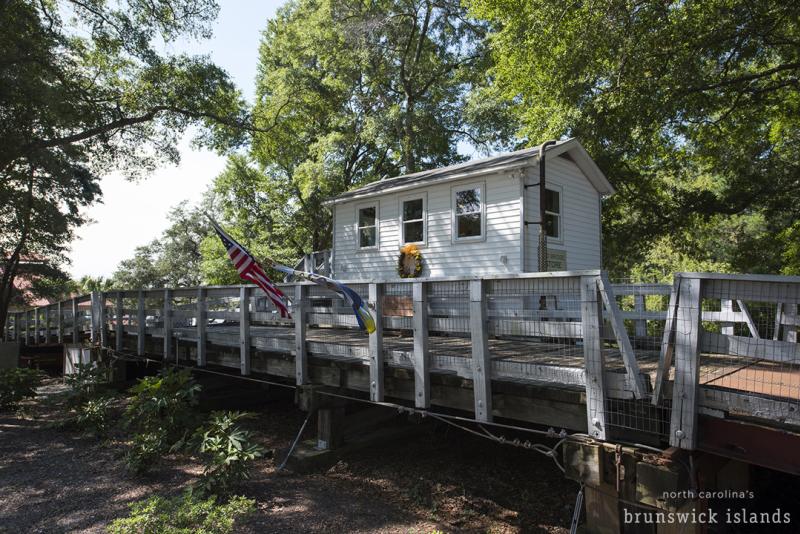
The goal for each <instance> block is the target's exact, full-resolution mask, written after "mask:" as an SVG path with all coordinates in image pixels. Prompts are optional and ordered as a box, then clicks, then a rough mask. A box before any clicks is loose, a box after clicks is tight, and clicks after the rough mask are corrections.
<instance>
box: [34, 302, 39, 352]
mask: <svg viewBox="0 0 800 534" xmlns="http://www.w3.org/2000/svg"><path fill="white" fill-rule="evenodd" d="M33 344H34V345H38V344H39V308H34V310H33Z"/></svg>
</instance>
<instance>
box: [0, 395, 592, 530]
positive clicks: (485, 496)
mask: <svg viewBox="0 0 800 534" xmlns="http://www.w3.org/2000/svg"><path fill="white" fill-rule="evenodd" d="M62 390H63V386H61V385H60V384H59V382H58V381H57V380H55V379H53V380H50V381H48V384H47V385H46V386H45V387H44V388H42V392H41V395H40V397H38V398H37V399H36V400H34V401H31V402H28V403H25V404H24V405H23V406H22V407H21V409H20V410H18V411H17V412H16V413H13V414H8V413H7V414H0V533H6V532H7V533H22V532H37V533H38V532H48V533H50V532H104V531H105V526H106V525H107V524H108V523H109V522H110V521H111V520H113V519H114V518H117V517H121V516H124V515H126V514H127V510H128V504H129V503H130V502H132V501H135V500H138V499H141V498H144V497H147V496H149V495H152V494H155V493H161V494H174V493H177V492H179V491H181V489H182V488H185V487H186V486H187V485H188V484H190V483H191V482H192V480H193V479H194V478H195V477H196V476H197V475H198V474H199V473H200V466H199V465H198V464H197V463H195V462H193V461H192V459H190V458H186V457H168V458H167V459H166V460H165V462H164V464H163V465H162V466H160V467H159V468H157V469H155V470H154V473H153V474H152V475H148V476H141V477H137V476H133V475H130V474H129V473H128V472H127V471H126V470H125V467H124V465H123V462H122V457H123V455H124V453H125V450H126V444H125V443H124V442H123V441H122V439H121V438H118V439H107V440H105V441H101V440H99V439H98V438H96V437H93V436H89V435H83V434H80V433H76V432H68V431H64V430H59V429H57V428H55V426H54V422H55V421H57V420H58V419H59V418H60V417H63V413H64V412H63V409H62V408H60V406H59V404H58V402H57V399H58V395H59V392H60V391H62ZM270 396H271V395H270ZM276 397H278V398H277V399H274V400H272V401H270V402H268V403H267V404H266V405H263V406H261V407H259V408H258V410H257V411H258V413H259V417H258V419H257V420H255V421H253V422H252V423H251V425H249V426H252V427H253V429H255V430H258V431H259V432H260V438H259V439H260V441H261V442H262V444H263V445H264V446H265V447H267V448H268V449H270V450H274V451H276V453H275V458H265V459H261V460H259V461H258V462H257V463H256V466H255V469H254V474H253V478H252V479H251V480H249V481H247V482H246V483H244V484H243V485H242V486H241V487H240V488H239V490H238V491H237V492H236V493H238V494H242V495H246V496H247V497H250V498H253V499H255V500H256V503H257V509H258V511H257V513H256V514H254V515H253V516H251V517H250V518H249V519H247V520H246V521H245V524H243V525H241V526H240V528H239V529H238V530H237V531H238V532H252V533H256V532H259V533H262V532H263V533H273V532H326V533H327V532H339V533H345V532H364V533H366V532H374V533H379V532H381V533H382V532H403V533H430V532H433V531H437V530H438V531H441V532H448V533H454V532H482V533H489V532H491V533H512V532H514V533H516V532H553V533H563V532H567V531H568V525H569V521H570V516H571V512H572V506H573V503H574V499H575V494H576V491H577V485H576V484H574V483H572V482H570V481H567V480H566V479H564V477H563V475H562V474H561V472H560V471H559V470H558V469H557V468H556V467H555V465H554V464H553V463H552V461H551V460H550V459H549V458H546V457H544V456H541V455H539V454H537V453H535V452H532V451H524V450H520V449H516V448H513V447H510V446H503V445H499V444H495V443H493V442H490V441H488V440H484V439H481V438H478V437H474V436H472V435H470V434H467V433H465V432H463V431H461V430H459V429H455V428H450V427H447V426H443V425H426V426H425V427H424V429H423V430H422V431H421V432H417V433H415V435H413V437H410V438H409V439H408V440H404V441H395V442H393V443H392V444H391V445H388V446H381V447H375V448H370V449H368V450H367V451H363V450H362V451H360V452H358V453H352V454H349V455H346V456H345V457H343V458H342V459H341V460H340V461H339V462H338V463H337V464H336V465H334V466H333V467H331V468H330V469H327V470H325V471H320V472H316V473H312V474H297V473H292V472H287V471H282V472H278V471H277V470H276V463H279V462H280V460H281V459H282V457H281V454H280V451H281V450H284V449H286V448H287V447H288V445H289V443H290V442H291V440H292V439H293V437H294V435H295V433H296V432H297V430H298V429H299V427H300V425H301V423H302V421H303V419H304V417H305V414H304V413H302V412H300V411H298V410H297V409H296V408H295V407H294V405H293V403H292V402H291V400H290V399H288V398H287V397H286V396H276ZM309 426H310V427H311V426H313V425H309ZM305 436H306V437H309V438H310V437H312V436H313V428H309V429H308V430H307V431H306V433H305Z"/></svg>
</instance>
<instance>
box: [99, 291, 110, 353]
mask: <svg viewBox="0 0 800 534" xmlns="http://www.w3.org/2000/svg"><path fill="white" fill-rule="evenodd" d="M99 297H100V298H99V301H98V303H97V305H98V310H97V311H98V315H99V317H98V321H97V322H98V326H99V330H100V346H101V347H107V346H108V313H107V311H106V294H105V293H103V292H100V294H99Z"/></svg>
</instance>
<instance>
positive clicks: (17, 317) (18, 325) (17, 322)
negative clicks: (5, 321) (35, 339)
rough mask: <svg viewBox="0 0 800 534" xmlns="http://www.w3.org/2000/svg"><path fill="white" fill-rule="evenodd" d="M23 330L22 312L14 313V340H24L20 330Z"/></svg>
mask: <svg viewBox="0 0 800 534" xmlns="http://www.w3.org/2000/svg"><path fill="white" fill-rule="evenodd" d="M21 330H22V314H21V313H16V314H14V341H16V342H17V343H19V342H20V341H21V340H22V336H21V335H20V331H21Z"/></svg>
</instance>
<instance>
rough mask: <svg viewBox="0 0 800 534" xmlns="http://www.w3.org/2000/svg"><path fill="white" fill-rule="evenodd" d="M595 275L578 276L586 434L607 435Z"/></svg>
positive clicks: (599, 318)
mask: <svg viewBox="0 0 800 534" xmlns="http://www.w3.org/2000/svg"><path fill="white" fill-rule="evenodd" d="M598 280H599V278H598V277H595V276H581V323H583V358H584V366H585V368H586V426H587V429H588V433H589V435H591V436H592V437H594V438H597V439H606V438H607V430H606V414H605V398H606V388H605V378H604V373H603V370H604V368H605V361H604V358H603V339H602V336H601V332H600V328H601V320H602V317H603V307H602V303H601V300H600V298H599V297H598V289H597V281H598Z"/></svg>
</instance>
